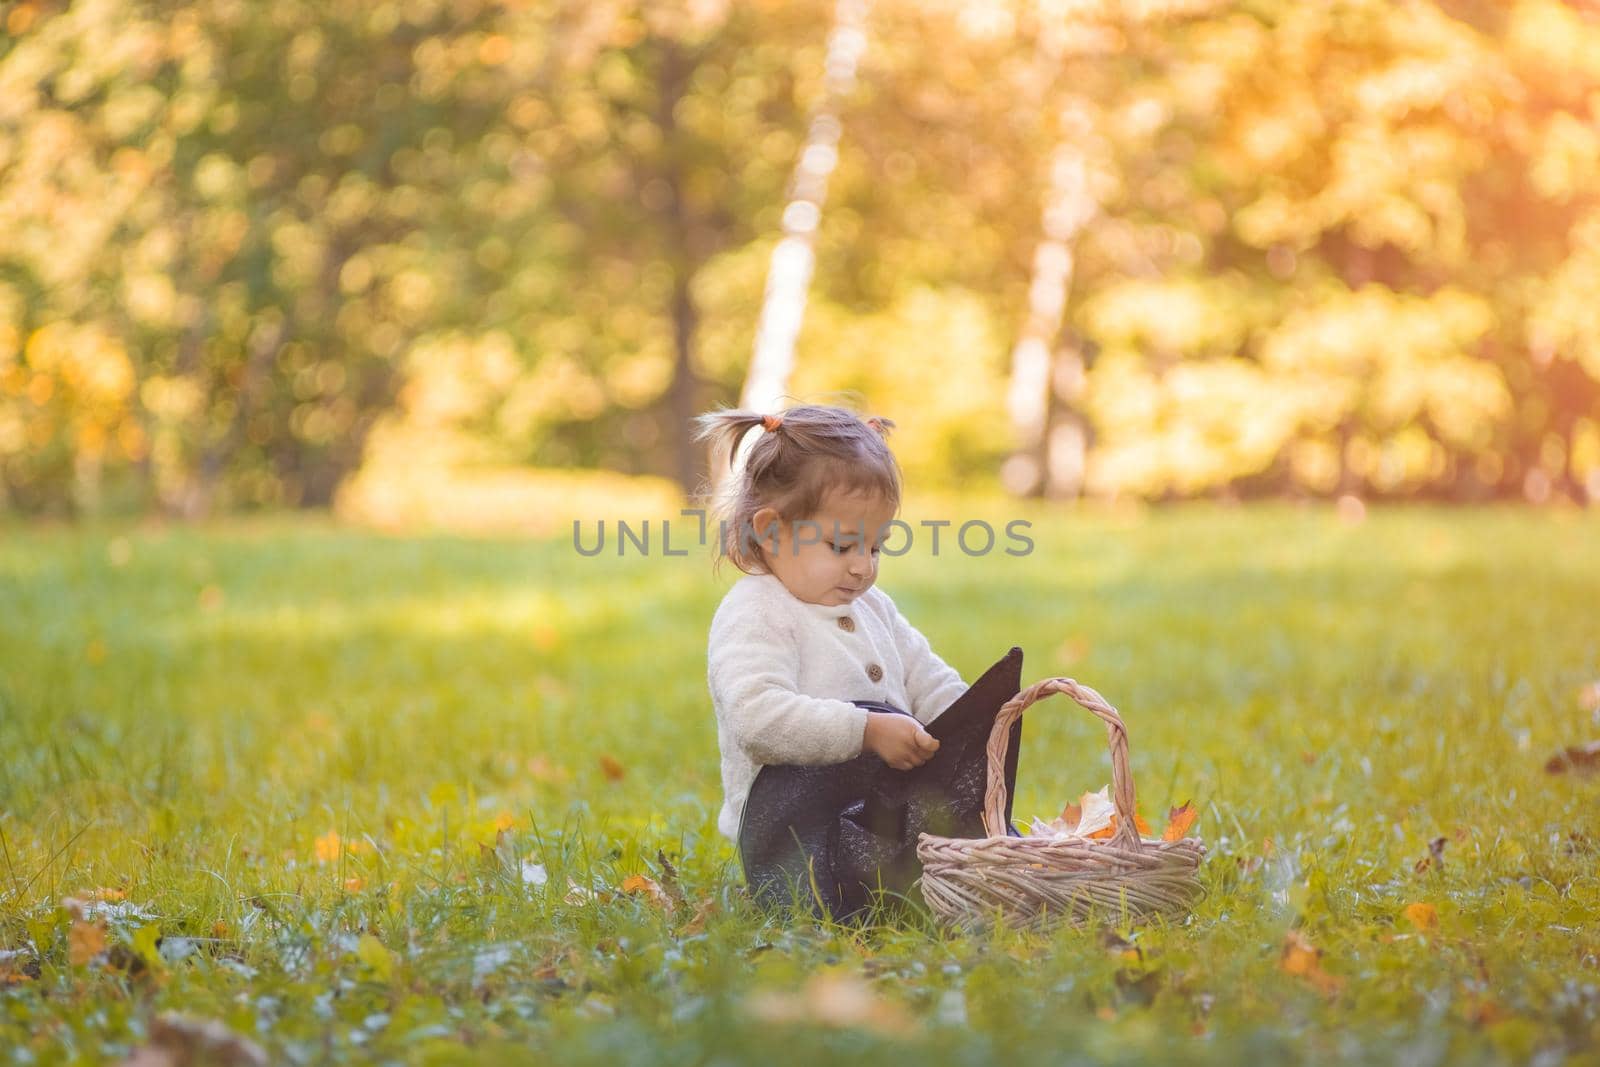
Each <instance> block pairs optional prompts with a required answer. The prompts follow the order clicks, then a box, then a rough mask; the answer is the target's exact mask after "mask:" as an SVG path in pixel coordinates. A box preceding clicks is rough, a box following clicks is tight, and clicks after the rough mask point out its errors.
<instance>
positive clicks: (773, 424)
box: [761, 415, 783, 433]
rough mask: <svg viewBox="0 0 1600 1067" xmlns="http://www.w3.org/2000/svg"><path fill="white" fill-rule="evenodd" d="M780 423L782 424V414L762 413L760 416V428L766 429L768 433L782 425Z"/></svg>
mask: <svg viewBox="0 0 1600 1067" xmlns="http://www.w3.org/2000/svg"><path fill="white" fill-rule="evenodd" d="M782 425H783V416H782V415H763V416H761V428H762V429H763V430H765V431H767V432H768V433H771V432H773V431H774V430H776V429H777V428H778V427H779V426H782Z"/></svg>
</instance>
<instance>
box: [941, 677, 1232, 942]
mask: <svg viewBox="0 0 1600 1067" xmlns="http://www.w3.org/2000/svg"><path fill="white" fill-rule="evenodd" d="M1051 693H1065V694H1067V696H1069V697H1071V698H1072V699H1073V700H1076V701H1077V702H1078V703H1079V704H1082V705H1083V706H1084V707H1085V708H1087V709H1088V710H1090V711H1092V712H1094V714H1095V715H1097V716H1099V717H1100V718H1101V719H1103V720H1104V721H1105V724H1106V731H1107V733H1108V734H1109V735H1110V745H1111V785H1112V793H1113V803H1114V804H1115V807H1116V813H1117V828H1116V832H1115V833H1114V834H1113V835H1112V836H1111V837H1110V838H1108V839H1106V840H1088V839H1084V838H1073V837H1066V838H1050V837H1043V836H1039V837H1011V836H1008V834H1007V832H1006V830H1007V827H1006V817H1005V811H1006V785H1005V777H1004V773H1003V768H1004V766H1005V758H1006V744H1007V739H1008V733H1009V731H1010V729H1011V725H1012V724H1013V723H1015V722H1016V721H1017V719H1018V717H1019V716H1021V714H1022V713H1023V711H1025V710H1026V709H1027V708H1028V707H1029V706H1031V705H1032V704H1033V702H1034V701H1036V700H1038V699H1039V698H1041V697H1045V696H1049V695H1050V694H1051ZM988 756H989V784H988V789H987V791H986V792H985V794H984V805H983V828H984V832H985V833H987V834H988V835H989V836H987V837H980V838H960V837H935V836H933V835H932V834H921V835H919V836H918V838H917V858H918V859H920V860H921V861H922V896H923V899H924V900H926V901H927V902H928V906H929V907H931V908H932V909H933V911H934V914H936V915H937V916H938V917H939V918H940V919H941V920H942V921H943V922H945V923H947V924H949V925H952V926H960V927H966V928H976V927H982V926H985V925H988V924H989V923H990V922H991V921H993V920H994V919H996V918H998V917H1001V916H1003V917H1004V918H1005V919H1006V920H1007V921H1008V922H1009V923H1010V924H1011V925H1012V926H1017V927H1043V926H1048V925H1051V924H1053V923H1056V922H1059V921H1061V920H1063V919H1066V920H1070V921H1071V922H1074V923H1082V922H1084V921H1085V920H1087V919H1088V918H1089V917H1090V916H1091V915H1095V914H1098V915H1100V916H1104V917H1108V918H1113V919H1114V918H1119V917H1121V916H1123V915H1124V914H1126V915H1127V916H1128V917H1130V918H1133V919H1143V918H1148V917H1151V916H1154V915H1163V916H1167V917H1177V916H1180V915H1183V914H1186V913H1187V912H1188V911H1189V909H1190V908H1191V907H1193V905H1194V902H1195V901H1196V900H1198V899H1199V898H1200V896H1201V895H1202V893H1203V892H1204V890H1203V889H1202V888H1201V885H1200V881H1199V869H1200V859H1201V857H1203V856H1204V855H1205V851H1206V850H1205V846H1204V845H1202V844H1201V843H1200V842H1199V841H1198V840H1197V839H1195V838H1192V837H1191V838H1185V839H1183V840H1181V841H1146V840H1143V839H1142V838H1141V837H1140V836H1139V830H1138V827H1137V825H1136V824H1135V822H1134V805H1133V775H1132V774H1130V773H1129V771H1128V731H1127V728H1126V727H1124V726H1123V725H1122V717H1121V716H1120V715H1118V714H1117V709H1116V708H1113V707H1112V706H1111V705H1110V704H1108V703H1106V701H1105V699H1104V698H1103V697H1101V695H1100V694H1099V693H1097V692H1095V691H1094V690H1093V689H1090V688H1089V687H1088V686H1086V685H1079V684H1078V683H1077V682H1075V681H1073V680H1072V679H1071V678H1046V679H1045V680H1044V681H1042V682H1036V683H1034V684H1033V685H1031V686H1029V687H1028V688H1026V689H1024V690H1022V691H1021V692H1020V693H1018V694H1017V695H1016V696H1014V697H1012V698H1011V699H1010V700H1009V701H1007V702H1006V704H1005V706H1004V707H1002V708H1001V709H1000V714H999V715H998V716H997V717H996V718H995V723H994V729H993V731H992V732H991V733H990V734H989V748H988Z"/></svg>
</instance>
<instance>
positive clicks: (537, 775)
mask: <svg viewBox="0 0 1600 1067" xmlns="http://www.w3.org/2000/svg"><path fill="white" fill-rule="evenodd" d="M528 773H529V774H531V775H533V780H534V781H536V782H545V783H547V784H549V785H561V784H563V783H565V782H568V781H570V780H571V779H572V772H571V771H569V770H567V769H566V768H565V767H561V766H558V765H557V764H554V763H551V762H550V761H549V760H548V759H546V758H545V757H544V756H535V757H533V758H532V759H530V760H529V761H528Z"/></svg>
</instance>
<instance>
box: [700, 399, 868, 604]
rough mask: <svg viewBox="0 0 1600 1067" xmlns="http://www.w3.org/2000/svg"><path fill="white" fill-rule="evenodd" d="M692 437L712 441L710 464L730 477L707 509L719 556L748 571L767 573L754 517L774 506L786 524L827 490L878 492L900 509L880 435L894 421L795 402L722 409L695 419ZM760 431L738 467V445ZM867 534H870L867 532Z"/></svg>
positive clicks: (812, 508) (805, 514) (813, 507)
mask: <svg viewBox="0 0 1600 1067" xmlns="http://www.w3.org/2000/svg"><path fill="white" fill-rule="evenodd" d="M695 423H696V426H697V429H696V432H695V439H696V440H698V441H705V440H709V441H710V442H711V462H712V463H713V464H721V463H723V462H726V463H727V464H728V465H729V466H730V467H731V468H732V474H731V475H730V476H729V478H728V479H727V481H726V482H725V483H724V485H723V488H722V491H721V492H720V493H719V494H718V498H717V499H716V500H714V501H712V506H711V510H712V513H713V515H714V516H715V517H716V519H717V520H718V521H719V527H718V529H719V530H720V534H719V536H718V537H717V539H716V549H717V556H716V560H717V563H718V564H720V563H721V562H722V560H723V559H724V558H726V559H729V560H732V561H733V564H734V566H736V567H738V568H739V569H740V570H742V571H744V572H745V573H746V574H761V573H764V572H765V571H766V570H767V567H766V563H765V562H764V561H763V559H762V554H761V548H760V544H759V541H758V539H759V538H763V536H764V534H765V531H761V530H756V529H755V514H756V512H758V511H760V510H761V509H762V508H764V507H772V508H776V509H777V511H778V514H779V515H780V516H781V518H782V521H784V522H794V521H797V520H800V519H808V518H810V517H811V516H813V515H815V514H816V512H817V509H818V508H819V507H821V506H822V500H823V497H824V496H826V495H827V493H828V491H829V490H839V491H841V492H864V493H878V494H881V495H882V496H883V498H884V499H885V500H887V501H888V502H889V503H890V505H891V506H892V507H893V508H894V509H895V510H896V511H898V510H899V509H900V465H899V464H898V463H896V462H895V458H894V453H892V452H890V451H889V446H888V444H887V443H886V442H885V441H884V438H885V437H886V436H887V435H888V433H889V431H890V430H892V429H894V421H893V420H892V419H885V418H879V417H877V416H868V417H866V418H863V417H862V416H860V415H857V414H856V413H855V412H853V411H848V410H846V409H845V408H841V407H833V406H831V405H827V404H800V405H797V406H795V407H792V408H789V409H787V410H785V411H783V412H781V413H779V414H776V415H763V414H761V413H760V412H756V411H749V410H746V409H742V408H722V409H721V410H718V411H711V412H707V413H706V414H704V415H700V416H698V417H697V418H696V419H695ZM758 427H759V428H760V429H761V436H760V437H759V438H757V439H756V440H755V441H754V442H753V443H752V444H751V445H750V447H749V449H748V452H747V454H746V456H745V458H744V463H743V465H735V461H736V460H737V459H738V455H739V452H738V449H739V443H740V441H742V440H743V439H744V436H745V434H747V433H749V432H750V431H751V430H753V429H756V428H758ZM869 536H870V531H869Z"/></svg>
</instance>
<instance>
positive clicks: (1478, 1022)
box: [1467, 997, 1511, 1026]
mask: <svg viewBox="0 0 1600 1067" xmlns="http://www.w3.org/2000/svg"><path fill="white" fill-rule="evenodd" d="M1467 1018H1468V1019H1470V1020H1471V1021H1472V1025H1473V1026H1493V1025H1494V1024H1495V1023H1503V1022H1505V1021H1506V1020H1507V1019H1509V1018H1511V1013H1510V1012H1509V1011H1507V1010H1506V1009H1505V1008H1503V1007H1501V1006H1500V1003H1499V1002H1498V1001H1494V1000H1490V999H1489V998H1487V997H1481V998H1478V999H1475V1000H1473V1001H1470V1002H1469V1003H1468V1005H1467Z"/></svg>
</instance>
